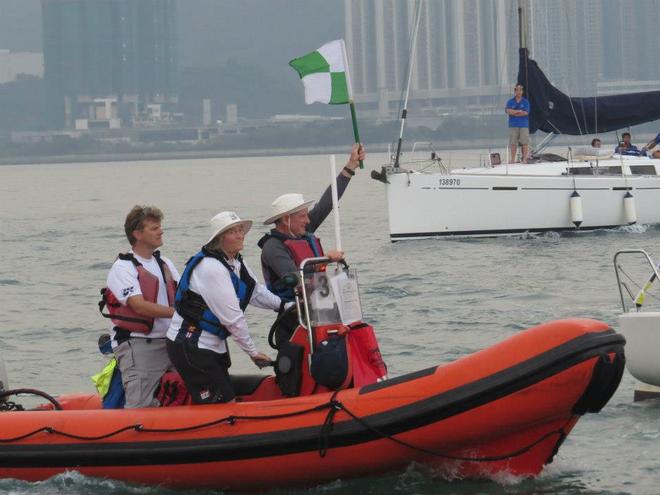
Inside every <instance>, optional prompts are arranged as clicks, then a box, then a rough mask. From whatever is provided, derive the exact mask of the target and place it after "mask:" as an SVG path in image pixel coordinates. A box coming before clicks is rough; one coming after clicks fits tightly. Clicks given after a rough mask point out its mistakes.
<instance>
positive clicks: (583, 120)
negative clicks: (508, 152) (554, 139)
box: [518, 48, 660, 135]
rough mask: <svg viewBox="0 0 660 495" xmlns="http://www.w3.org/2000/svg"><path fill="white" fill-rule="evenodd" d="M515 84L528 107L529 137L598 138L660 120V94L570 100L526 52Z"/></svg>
mask: <svg viewBox="0 0 660 495" xmlns="http://www.w3.org/2000/svg"><path fill="white" fill-rule="evenodd" d="M518 83H519V84H522V85H523V87H524V88H525V96H526V97H527V99H528V100H529V103H530V106H531V112H530V115H529V132H531V133H534V132H536V131H537V130H541V131H544V132H547V133H554V134H571V135H581V134H599V133H603V132H608V131H615V130H617V129H623V128H626V127H630V126H633V125H637V124H643V123H644V122H651V121H653V120H657V119H660V91H647V92H643V93H629V94H622V95H612V96H599V97H597V98H594V97H593V96H591V97H586V98H571V97H569V96H568V95H565V94H564V93H562V92H561V91H559V90H558V89H557V88H555V87H554V86H553V85H552V84H551V83H550V81H549V80H548V78H547V77H546V76H545V74H544V73H543V71H542V70H541V69H540V68H539V66H538V64H537V63H536V62H535V61H534V60H532V59H530V58H529V56H528V53H527V49H526V48H521V49H520V64H519V66H518ZM596 105H597V108H596ZM596 110H597V112H596ZM596 117H597V118H598V121H597V122H596Z"/></svg>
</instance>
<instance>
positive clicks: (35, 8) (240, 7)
mask: <svg viewBox="0 0 660 495" xmlns="http://www.w3.org/2000/svg"><path fill="white" fill-rule="evenodd" d="M136 1H139V0H136ZM343 9H344V2H343V0H178V5H177V14H178V19H177V21H178V22H177V27H178V36H179V51H180V58H179V65H180V66H181V67H182V68H184V67H189V66H193V67H199V66H218V65H223V64H224V63H225V62H226V61H227V59H229V58H239V59H240V58H244V59H248V60H250V61H254V60H261V61H262V63H263V64H264V65H266V66H270V67H274V66H283V68H284V69H285V70H288V69H287V63H288V61H289V60H290V59H291V58H293V57H296V56H299V55H303V54H304V53H306V52H307V51H312V50H315V49H316V48H318V47H319V46H321V45H322V44H323V43H325V42H327V41H329V40H332V39H336V38H342V37H343V36H344V17H343V12H344V10H343ZM2 48H5V49H7V48H8V49H10V50H12V51H41V1H40V0H0V49H2ZM301 50H303V51H302V52H301Z"/></svg>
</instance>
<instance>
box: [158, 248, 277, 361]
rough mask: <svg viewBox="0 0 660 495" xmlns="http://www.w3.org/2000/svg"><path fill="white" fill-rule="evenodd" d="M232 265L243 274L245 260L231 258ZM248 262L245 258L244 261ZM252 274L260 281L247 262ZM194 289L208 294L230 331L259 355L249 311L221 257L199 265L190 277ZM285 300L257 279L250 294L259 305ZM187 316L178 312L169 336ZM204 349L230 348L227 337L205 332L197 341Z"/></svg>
mask: <svg viewBox="0 0 660 495" xmlns="http://www.w3.org/2000/svg"><path fill="white" fill-rule="evenodd" d="M227 263H228V264H229V266H231V267H233V270H234V273H236V275H239V273H240V269H241V264H240V262H239V261H238V260H236V259H231V260H227ZM243 263H244V264H245V261H243ZM245 267H246V268H247V270H248V273H249V274H250V276H251V277H252V278H253V279H254V280H255V281H257V277H256V276H255V275H254V272H253V271H252V270H251V269H250V267H248V266H247V264H246V265H245ZM189 287H190V290H192V291H193V292H195V293H197V294H199V295H200V296H202V298H204V301H205V302H206V304H207V305H208V307H209V309H210V310H211V311H212V312H213V314H214V315H215V316H216V317H217V318H218V320H220V323H222V324H223V325H224V326H225V328H226V329H227V330H228V331H229V333H230V334H231V336H232V338H233V339H234V340H235V341H236V343H237V344H238V346H239V347H240V348H241V349H243V350H244V351H245V352H246V353H247V354H248V355H249V356H250V357H254V356H256V355H257V354H258V353H259V351H258V350H257V347H256V345H255V344H254V341H253V340H252V337H251V335H250V332H249V330H248V325H247V321H246V319H245V313H243V311H242V310H241V307H240V305H239V301H238V296H237V295H236V291H235V290H234V285H233V284H232V281H231V276H230V274H229V270H227V268H225V267H224V266H223V264H222V263H221V262H220V261H218V260H217V259H214V258H210V257H206V258H204V259H203V260H202V261H200V262H199V265H197V266H196V267H195V269H194V270H193V272H192V276H191V277H190V286H189ZM280 303H281V300H280V298H279V297H278V296H276V295H275V294H273V293H272V292H270V291H269V290H268V289H267V288H266V286H265V285H263V284H260V283H259V282H257V284H256V286H255V287H254V291H253V292H252V296H251V297H250V304H251V305H253V306H256V307H258V308H264V309H273V310H276V309H279V307H280ZM182 322H183V318H182V317H181V315H179V313H177V312H175V313H174V316H173V317H172V322H171V323H170V327H169V329H168V331H167V338H168V339H170V340H172V341H174V340H175V338H176V335H177V333H178V332H179V329H180V328H181V323H182ZM197 345H198V347H199V348H201V349H209V350H211V351H214V352H217V353H224V352H227V345H226V344H225V341H224V340H223V339H221V338H219V337H218V336H217V335H213V334H212V333H209V332H201V335H200V337H199V341H198V343H197Z"/></svg>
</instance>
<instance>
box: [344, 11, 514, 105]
mask: <svg viewBox="0 0 660 495" xmlns="http://www.w3.org/2000/svg"><path fill="white" fill-rule="evenodd" d="M344 8H345V24H346V41H347V46H348V51H349V58H350V61H351V66H352V79H353V84H354V86H355V87H354V93H355V98H356V101H358V102H362V103H371V104H373V105H372V106H373V107H374V108H377V110H378V114H379V115H380V116H381V117H385V116H387V115H388V114H389V112H390V111H391V110H392V108H391V107H392V103H395V102H398V101H399V100H400V98H401V92H402V90H403V89H404V86H405V82H406V77H407V72H408V62H409V58H410V57H409V50H410V38H411V33H412V23H413V17H414V10H415V2H414V1H413V0H407V1H401V0H345V3H344ZM517 22H518V21H517V16H516V13H515V6H514V2H512V1H510V0H434V1H433V2H423V4H422V16H421V22H420V28H419V32H418V38H417V50H416V57H415V59H414V67H413V77H412V83H411V102H412V104H413V105H415V104H417V105H418V106H422V107H426V108H427V109H428V110H430V111H433V110H436V111H439V110H441V109H443V108H445V107H452V108H453V107H456V106H460V107H467V106H470V107H474V108H475V109H480V108H484V105H488V104H489V103H494V102H495V100H497V104H498V105H499V104H500V103H501V101H500V100H501V97H502V94H503V93H506V94H508V93H510V85H511V84H512V82H513V81H514V80H515V76H516V70H517V60H518V55H517V51H516V48H517V35H516V37H514V38H512V36H511V34H512V33H517Z"/></svg>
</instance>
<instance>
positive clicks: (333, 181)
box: [330, 155, 341, 251]
mask: <svg viewBox="0 0 660 495" xmlns="http://www.w3.org/2000/svg"><path fill="white" fill-rule="evenodd" d="M336 169H337V167H336V166H335V155H330V187H331V189H332V212H333V214H334V217H335V248H336V249H337V250H338V251H341V233H340V231H339V199H338V197H337V170H336Z"/></svg>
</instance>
